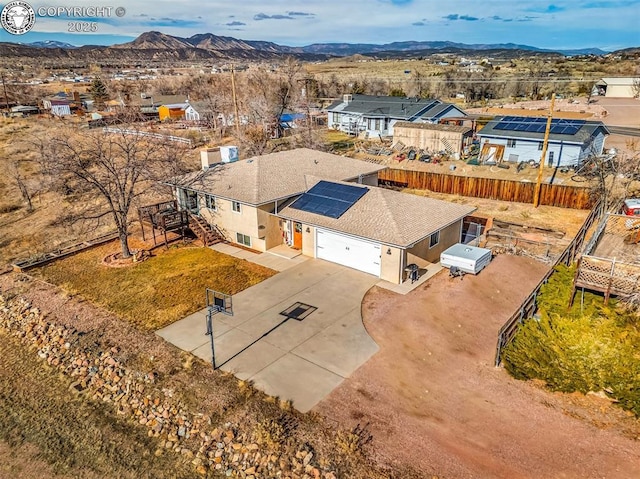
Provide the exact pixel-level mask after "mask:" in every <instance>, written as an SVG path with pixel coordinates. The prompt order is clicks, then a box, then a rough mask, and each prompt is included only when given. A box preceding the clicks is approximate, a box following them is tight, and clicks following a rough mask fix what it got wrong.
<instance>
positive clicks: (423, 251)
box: [383, 220, 462, 263]
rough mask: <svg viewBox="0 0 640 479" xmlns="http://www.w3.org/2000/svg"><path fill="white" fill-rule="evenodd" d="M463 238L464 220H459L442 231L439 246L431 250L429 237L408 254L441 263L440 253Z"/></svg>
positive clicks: (410, 249) (409, 250)
mask: <svg viewBox="0 0 640 479" xmlns="http://www.w3.org/2000/svg"><path fill="white" fill-rule="evenodd" d="M461 237H462V220H459V221H456V222H455V223H452V224H450V225H449V226H447V227H445V228H443V229H441V230H440V241H439V242H438V244H437V245H435V246H433V247H432V248H429V243H430V241H431V238H430V237H428V238H425V239H424V240H422V241H420V242H419V243H417V244H416V245H415V246H414V247H413V248H409V249H408V250H407V252H408V253H411V254H413V255H415V256H417V257H419V258H422V259H425V260H427V261H429V262H430V263H438V262H439V261H440V253H442V252H443V251H444V250H445V249H447V248H448V247H449V246H452V245H454V244H456V243H459V242H460V238H461ZM383 256H384V255H383Z"/></svg>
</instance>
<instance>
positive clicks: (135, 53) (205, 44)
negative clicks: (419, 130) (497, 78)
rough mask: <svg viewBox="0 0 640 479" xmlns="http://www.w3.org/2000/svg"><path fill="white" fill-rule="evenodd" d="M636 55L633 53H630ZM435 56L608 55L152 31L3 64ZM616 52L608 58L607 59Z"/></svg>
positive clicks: (59, 46) (60, 46)
mask: <svg viewBox="0 0 640 479" xmlns="http://www.w3.org/2000/svg"><path fill="white" fill-rule="evenodd" d="M627 50H633V49H627ZM436 53H453V54H457V55H467V56H478V55H483V56H494V57H497V58H517V57H522V56H530V55H536V56H537V55H552V56H555V55H604V54H606V53H607V52H604V51H603V50H600V49H598V48H585V49H577V50H557V51H556V50H546V49H541V48H537V47H533V46H529V45H519V44H515V43H497V44H465V43H457V42H449V41H405V42H392V43H386V44H380V45H378V44H372V43H315V44H312V45H307V46H304V47H290V46H286V45H278V44H277V43H273V42H267V41H254V40H241V39H238V38H233V37H227V36H218V35H214V34H212V33H202V34H197V35H193V36H192V37H189V38H181V37H176V36H172V35H167V34H165V33H161V32H157V31H151V32H146V33H143V34H142V35H140V36H139V37H138V38H136V39H135V40H133V41H131V42H127V43H122V44H118V45H112V46H96V45H85V46H83V47H75V46H73V45H70V44H68V43H64V42H57V41H41V42H34V43H31V44H19V43H0V58H3V59H9V58H15V57H29V58H31V59H37V58H48V59H51V60H57V59H60V60H64V59H68V60H72V61H104V62H109V61H114V62H125V61H136V62H139V61H154V62H167V61H198V60H207V59H212V60H228V59H242V60H248V61H250V60H268V59H276V58H281V57H283V56H288V55H291V56H295V57H297V58H299V59H302V60H323V59H327V58H331V57H348V56H349V57H350V56H353V55H366V56H368V57H375V58H415V57H420V56H429V55H433V54H436ZM614 53H615V52H612V53H609V55H611V54H614Z"/></svg>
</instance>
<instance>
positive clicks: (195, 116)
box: [184, 105, 200, 121]
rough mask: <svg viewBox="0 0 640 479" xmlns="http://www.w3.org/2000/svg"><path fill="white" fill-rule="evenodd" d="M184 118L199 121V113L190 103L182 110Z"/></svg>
mask: <svg viewBox="0 0 640 479" xmlns="http://www.w3.org/2000/svg"><path fill="white" fill-rule="evenodd" d="M184 118H185V120H189V121H199V120H200V114H199V113H198V112H197V111H196V110H195V109H194V108H193V107H192V106H191V105H190V106H188V107H187V108H186V109H185V110H184Z"/></svg>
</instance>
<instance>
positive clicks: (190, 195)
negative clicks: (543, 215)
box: [166, 148, 475, 283]
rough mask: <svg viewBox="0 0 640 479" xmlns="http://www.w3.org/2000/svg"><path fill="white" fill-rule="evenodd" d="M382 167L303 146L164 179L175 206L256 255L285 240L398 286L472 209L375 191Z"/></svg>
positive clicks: (452, 235) (455, 238)
mask: <svg viewBox="0 0 640 479" xmlns="http://www.w3.org/2000/svg"><path fill="white" fill-rule="evenodd" d="M382 169H385V167H384V166H380V165H376V164H373V163H368V162H364V161H360V160H355V159H351V158H346V157H341V156H337V155H333V154H330V153H324V152H319V151H315V150H310V149H306V148H300V149H296V150H291V151H283V152H278V153H272V154H268V155H263V156H258V157H254V158H249V159H246V160H242V161H237V162H233V163H222V164H219V165H214V166H210V167H209V168H208V169H206V170H204V171H198V172H193V173H189V174H187V175H183V176H181V177H178V178H174V179H172V180H171V181H167V182H166V183H167V184H170V185H171V186H172V187H173V188H174V192H175V195H176V198H177V200H178V204H179V206H180V208H182V209H187V210H189V211H190V212H191V213H192V214H196V215H199V216H201V217H202V218H204V219H205V220H207V221H208V222H209V223H210V224H215V225H216V226H217V227H218V229H220V230H221V231H222V232H223V233H224V235H225V237H226V239H227V240H228V241H230V242H232V243H237V244H239V245H242V246H244V247H248V248H251V249H253V250H257V251H267V250H269V249H271V248H274V247H277V246H280V245H282V244H287V245H289V246H290V247H292V248H295V249H299V250H301V252H302V253H303V254H305V255H308V256H312V257H315V258H320V259H324V260H328V261H332V262H335V263H339V264H343V265H345V266H348V267H351V268H354V269H358V270H361V271H365V272H367V273H370V274H373V275H376V276H378V277H380V278H382V279H384V280H386V281H390V282H393V283H401V282H402V281H403V277H404V274H403V273H404V269H405V268H406V266H407V263H408V262H409V260H410V259H411V256H410V255H415V256H416V257H419V258H423V259H424V260H426V261H432V262H437V261H438V259H439V255H440V252H441V251H442V250H444V249H446V248H448V247H449V246H451V245H453V244H455V243H457V242H459V241H460V239H461V235H462V222H463V218H464V217H465V216H467V215H468V214H469V213H471V212H473V211H474V210H475V208H473V207H471V206H465V205H458V204H454V203H448V202H444V201H439V200H434V199H430V198H425V197H421V196H416V195H410V194H405V193H400V192H396V191H392V190H388V189H384V188H379V187H377V184H378V171H380V170H382Z"/></svg>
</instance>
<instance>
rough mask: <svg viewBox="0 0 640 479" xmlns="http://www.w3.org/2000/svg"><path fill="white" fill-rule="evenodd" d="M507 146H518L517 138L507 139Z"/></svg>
mask: <svg viewBox="0 0 640 479" xmlns="http://www.w3.org/2000/svg"><path fill="white" fill-rule="evenodd" d="M507 146H508V147H509V148H515V147H516V140H507Z"/></svg>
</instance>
